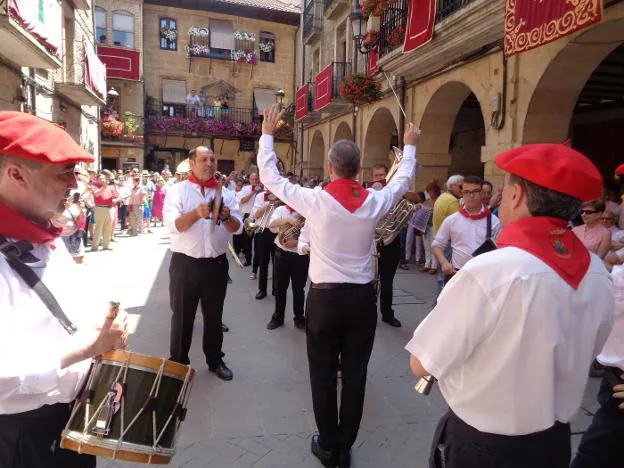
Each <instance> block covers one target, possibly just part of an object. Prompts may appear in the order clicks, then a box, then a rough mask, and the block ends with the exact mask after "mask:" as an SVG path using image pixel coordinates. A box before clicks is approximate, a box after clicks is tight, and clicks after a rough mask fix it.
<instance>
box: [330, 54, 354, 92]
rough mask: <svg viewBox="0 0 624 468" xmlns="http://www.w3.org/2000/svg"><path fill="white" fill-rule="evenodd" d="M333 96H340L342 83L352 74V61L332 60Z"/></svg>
mask: <svg viewBox="0 0 624 468" xmlns="http://www.w3.org/2000/svg"><path fill="white" fill-rule="evenodd" d="M332 68H333V70H332V98H333V99H338V98H340V85H341V84H342V82H343V81H344V79H345V78H346V77H348V76H351V62H332Z"/></svg>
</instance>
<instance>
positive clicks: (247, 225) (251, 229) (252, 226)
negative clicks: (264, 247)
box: [243, 218, 258, 237]
mask: <svg viewBox="0 0 624 468" xmlns="http://www.w3.org/2000/svg"><path fill="white" fill-rule="evenodd" d="M243 229H244V230H245V234H247V235H248V236H249V237H253V235H254V234H255V233H256V229H258V224H257V223H254V222H253V221H252V220H251V218H247V219H245V221H244V222H243Z"/></svg>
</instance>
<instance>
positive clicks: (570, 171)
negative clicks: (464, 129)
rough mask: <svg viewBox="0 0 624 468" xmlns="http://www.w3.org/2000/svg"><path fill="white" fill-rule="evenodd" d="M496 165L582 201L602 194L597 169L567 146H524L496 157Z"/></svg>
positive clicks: (601, 182)
mask: <svg viewBox="0 0 624 468" xmlns="http://www.w3.org/2000/svg"><path fill="white" fill-rule="evenodd" d="M496 165H497V166H498V167H500V168H501V169H502V170H503V171H506V172H509V173H510V174H514V175H517V176H520V177H522V178H523V179H526V180H528V181H529V182H533V183H534V184H536V185H539V186H541V187H545V188H547V189H550V190H554V191H555V192H560V193H563V194H565V195H569V196H571V197H574V198H578V199H579V200H581V201H588V200H595V199H597V198H602V195H603V180H602V176H601V175H600V172H598V169H596V166H594V164H593V163H592V162H591V161H590V160H589V159H588V158H587V157H585V156H583V155H582V154H581V153H579V152H578V151H576V150H573V149H572V148H569V147H567V146H565V145H561V144H555V143H543V144H536V145H526V146H521V147H520V148H516V149H513V150H511V151H507V152H505V153H501V154H499V155H498V156H496Z"/></svg>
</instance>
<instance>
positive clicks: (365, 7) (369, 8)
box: [360, 0, 392, 19]
mask: <svg viewBox="0 0 624 468" xmlns="http://www.w3.org/2000/svg"><path fill="white" fill-rule="evenodd" d="M390 3H392V2H391V1H390V0H364V1H363V2H362V4H361V5H360V12H361V14H362V18H364V19H368V18H370V17H371V16H381V15H383V14H384V12H385V11H386V10H387V9H388V8H389V7H390Z"/></svg>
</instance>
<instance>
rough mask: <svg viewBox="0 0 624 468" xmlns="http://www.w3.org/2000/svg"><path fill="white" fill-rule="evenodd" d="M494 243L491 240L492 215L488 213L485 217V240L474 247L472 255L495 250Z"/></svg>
mask: <svg viewBox="0 0 624 468" xmlns="http://www.w3.org/2000/svg"><path fill="white" fill-rule="evenodd" d="M496 248H497V247H496V244H495V243H494V241H493V240H492V215H491V214H490V215H488V217H487V230H486V233H485V242H483V244H481V245H480V246H479V247H477V248H476V250H475V251H474V252H472V256H473V257H477V256H479V255H481V254H484V253H487V252H491V251H492V250H496Z"/></svg>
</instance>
